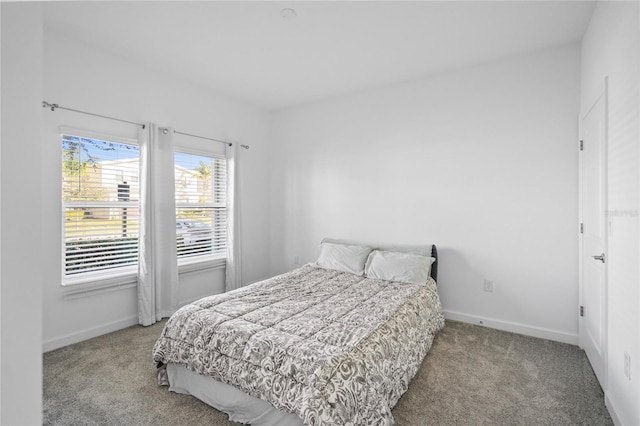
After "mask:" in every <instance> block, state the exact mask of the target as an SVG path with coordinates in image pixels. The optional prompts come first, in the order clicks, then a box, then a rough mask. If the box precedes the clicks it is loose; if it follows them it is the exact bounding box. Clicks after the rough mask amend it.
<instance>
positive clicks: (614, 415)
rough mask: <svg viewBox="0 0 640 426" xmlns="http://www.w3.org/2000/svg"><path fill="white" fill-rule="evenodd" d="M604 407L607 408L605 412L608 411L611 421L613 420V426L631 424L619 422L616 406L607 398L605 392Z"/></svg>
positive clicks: (607, 395)
mask: <svg viewBox="0 0 640 426" xmlns="http://www.w3.org/2000/svg"><path fill="white" fill-rule="evenodd" d="M604 405H605V407H607V410H609V415H610V416H611V420H613V424H614V425H616V426H622V425H630V424H631V423H625V422H623V421H622V420H620V416H619V414H618V413H619V412H618V410H616V405H615V404H614V403H613V400H611V399H610V398H609V394H608V393H607V392H605V393H604Z"/></svg>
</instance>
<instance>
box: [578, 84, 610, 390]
mask: <svg viewBox="0 0 640 426" xmlns="http://www.w3.org/2000/svg"><path fill="white" fill-rule="evenodd" d="M596 93H597V95H596V96H595V98H594V100H593V101H592V102H591V103H589V107H588V108H587V109H586V111H584V112H582V111H581V112H580V116H579V117H578V129H579V130H578V134H579V141H580V143H581V144H582V141H583V140H584V139H583V138H584V133H583V132H584V129H583V126H582V122H583V120H584V119H585V117H586V116H587V115H588V114H589V113H590V112H591V110H593V108H594V107H595V105H596V104H597V103H598V101H599V100H600V99H603V100H604V116H605V117H604V141H603V143H604V149H603V155H602V162H603V163H604V164H603V165H602V166H603V168H604V182H603V185H604V206H603V208H604V209H605V224H604V229H605V232H604V253H605V254H606V256H607V261H606V262H605V264H604V268H605V274H604V276H605V279H604V292H603V293H604V295H603V297H604V301H603V312H602V315H603V321H604V326H603V330H601V332H602V342H603V346H604V350H603V358H604V359H603V363H604V371H603V377H602V381H603V383H600V386H601V387H602V390H603V391H604V392H605V393H606V391H607V383H608V376H609V374H608V365H609V330H608V327H609V306H608V297H609V258H608V256H609V232H610V227H611V220H610V218H609V214H608V207H609V190H608V182H609V176H608V167H607V163H608V148H609V119H608V118H609V78H608V77H605V78H604V80H603V84H602V85H601V86H600V87H599V88H598V91H597V92H596ZM582 153H583V151H582V149H579V151H578V227H579V229H578V265H579V266H578V267H579V271H578V346H579V347H580V348H581V349H584V342H585V329H584V324H583V322H584V317H583V316H582V315H581V312H580V308H581V307H582V306H584V291H583V290H584V287H583V286H584V255H585V253H584V234H583V233H582V230H581V229H580V227H581V225H582V224H583V223H584V222H583V220H584V212H583V201H584V200H583V189H584V188H583V185H584V175H583V174H584V173H583V167H584V159H583V155H582Z"/></svg>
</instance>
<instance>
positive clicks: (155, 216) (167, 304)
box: [138, 123, 178, 325]
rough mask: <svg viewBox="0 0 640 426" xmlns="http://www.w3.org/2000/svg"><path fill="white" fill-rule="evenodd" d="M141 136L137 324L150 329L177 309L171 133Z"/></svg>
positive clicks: (152, 129)
mask: <svg viewBox="0 0 640 426" xmlns="http://www.w3.org/2000/svg"><path fill="white" fill-rule="evenodd" d="M141 132H142V134H141V137H140V231H139V232H140V251H139V260H138V321H139V323H140V324H141V325H151V324H153V323H155V322H156V321H159V320H161V319H162V318H163V317H167V316H169V315H171V314H172V313H173V312H175V310H176V309H177V308H178V263H177V255H176V234H175V229H176V228H175V226H176V224H175V222H176V203H175V175H174V173H172V172H168V171H172V170H174V160H173V155H174V153H173V129H171V128H169V129H159V128H158V126H157V125H156V124H154V123H146V125H145V128H144V129H143V130H141Z"/></svg>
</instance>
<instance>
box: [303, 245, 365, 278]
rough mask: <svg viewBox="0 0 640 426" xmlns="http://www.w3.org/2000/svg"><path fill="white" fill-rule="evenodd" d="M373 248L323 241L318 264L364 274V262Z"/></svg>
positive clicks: (322, 266)
mask: <svg viewBox="0 0 640 426" xmlns="http://www.w3.org/2000/svg"><path fill="white" fill-rule="evenodd" d="M371 250H372V248H371V247H366V246H356V245H348V244H334V243H322V244H321V248H320V257H319V258H318V261H317V262H316V263H315V265H316V266H318V267H320V268H324V269H333V270H336V271H342V272H349V273H351V274H356V275H363V274H364V264H365V263H366V261H367V258H368V257H369V253H371Z"/></svg>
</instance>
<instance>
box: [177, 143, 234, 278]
mask: <svg viewBox="0 0 640 426" xmlns="http://www.w3.org/2000/svg"><path fill="white" fill-rule="evenodd" d="M207 148H209V149H207ZM173 153H174V170H175V154H176V153H181V154H187V155H198V156H202V157H209V158H213V159H219V160H223V161H225V167H226V161H227V157H226V154H225V151H224V148H223V149H222V150H219V149H215V148H214V147H213V146H206V147H204V146H202V144H194V143H186V142H184V141H183V142H182V143H178V141H174V146H173ZM226 186H227V185H226V176H225V185H224V189H225V191H226ZM215 187H216V185H215V184H214V185H212V188H211V191H212V192H213V191H214V190H215ZM175 196H176V193H175V190H174V200H175ZM175 208H176V210H177V209H178V203H176V206H175ZM226 211H228V203H227V205H225V212H226ZM176 219H177V218H176ZM225 225H226V223H225ZM213 227H215V225H214V224H213V223H212V228H213ZM176 241H177V240H176ZM225 248H226V242H225ZM177 263H178V273H179V274H183V273H188V272H196V271H200V270H205V269H213V268H220V267H224V266H225V265H226V263H227V254H226V250H225V252H223V253H216V254H213V253H212V254H203V255H196V256H183V257H181V256H177Z"/></svg>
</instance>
